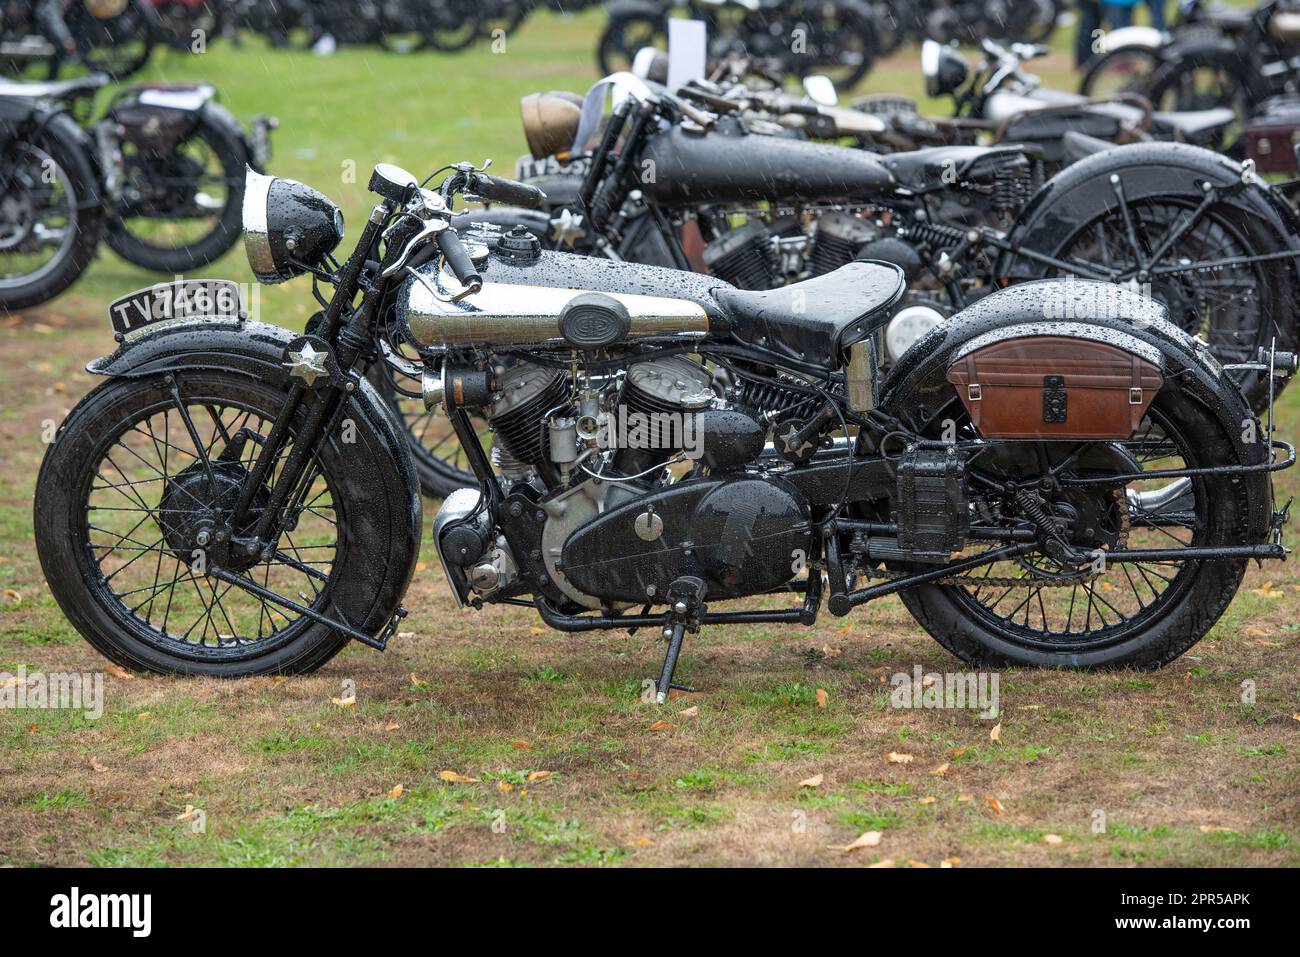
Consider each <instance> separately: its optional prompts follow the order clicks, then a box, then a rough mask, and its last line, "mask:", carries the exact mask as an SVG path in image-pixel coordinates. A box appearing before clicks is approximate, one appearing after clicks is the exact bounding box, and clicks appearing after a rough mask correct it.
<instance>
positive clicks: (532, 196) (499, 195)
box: [467, 173, 546, 209]
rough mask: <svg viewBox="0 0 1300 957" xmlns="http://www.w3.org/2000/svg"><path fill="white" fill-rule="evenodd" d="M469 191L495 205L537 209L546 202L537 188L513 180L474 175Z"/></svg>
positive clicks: (484, 174)
mask: <svg viewBox="0 0 1300 957" xmlns="http://www.w3.org/2000/svg"><path fill="white" fill-rule="evenodd" d="M467 188H468V191H469V192H471V193H473V194H474V195H475V196H478V197H479V198H481V199H486V200H489V201H491V202H494V203H508V204H510V205H511V206H522V207H524V208H525V209H537V208H538V207H539V206H541V205H542V204H543V203H545V202H546V194H545V193H544V192H542V191H541V190H540V189H538V188H537V187H536V186H530V185H529V184H527V183H520V182H518V181H516V180H513V179H503V178H501V177H497V176H488V175H487V174H486V173H474V174H473V175H471V176H470V177H469V183H468V185H467Z"/></svg>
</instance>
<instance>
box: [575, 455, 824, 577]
mask: <svg viewBox="0 0 1300 957" xmlns="http://www.w3.org/2000/svg"><path fill="white" fill-rule="evenodd" d="M811 538H812V533H811V530H810V526H809V511H808V505H807V503H806V502H805V501H804V500H803V498H802V496H800V495H799V493H798V492H797V491H795V490H794V489H793V488H792V487H790V486H789V485H786V484H785V483H784V482H782V481H780V480H769V479H759V478H745V479H731V480H730V481H715V480H709V479H705V480H700V481H686V482H681V483H679V484H677V485H672V486H669V487H668V488H666V489H663V490H661V491H659V492H656V493H654V494H651V495H646V496H644V497H641V498H638V499H636V500H634V501H631V502H628V503H626V504H625V505H622V506H620V507H619V508H616V509H614V510H613V511H610V512H607V513H606V514H604V515H602V516H601V517H600V518H598V519H596V520H595V521H594V522H591V523H590V524H588V525H585V526H583V527H582V528H580V529H578V530H577V531H576V532H574V533H573V534H572V535H571V536H569V539H568V541H567V542H566V543H565V545H564V550H563V554H562V562H561V569H562V570H563V572H564V575H565V577H566V578H568V580H569V581H570V582H571V583H572V584H573V585H574V586H575V587H577V588H578V589H579V590H581V591H583V592H585V593H587V594H589V595H593V596H596V597H598V598H600V599H602V600H604V601H607V602H616V601H623V602H645V601H662V600H663V598H664V596H665V595H666V594H667V592H668V586H669V585H670V584H671V583H672V582H673V580H674V579H676V578H678V577H680V576H682V575H695V576H698V577H699V578H702V579H703V580H704V582H705V585H706V588H707V597H709V598H711V599H720V598H736V597H740V596H742V595H752V594H756V593H758V592H762V591H767V590H769V589H772V588H778V587H780V586H781V585H784V584H785V583H786V582H788V581H789V580H790V579H791V578H793V577H794V568H795V566H796V565H797V564H798V563H799V559H800V557H801V556H802V555H807V554H808V552H809V547H810V545H811Z"/></svg>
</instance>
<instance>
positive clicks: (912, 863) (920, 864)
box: [907, 861, 930, 867]
mask: <svg viewBox="0 0 1300 957" xmlns="http://www.w3.org/2000/svg"><path fill="white" fill-rule="evenodd" d="M907 866H908V867H929V866H930V865H929V864H927V863H925V861H908V862H907Z"/></svg>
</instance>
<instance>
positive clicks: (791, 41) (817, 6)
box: [596, 0, 878, 89]
mask: <svg viewBox="0 0 1300 957" xmlns="http://www.w3.org/2000/svg"><path fill="white" fill-rule="evenodd" d="M674 10H681V11H682V12H683V13H684V15H686V16H688V17H690V18H691V19H695V20H701V21H703V22H704V23H705V24H706V25H707V27H708V34H709V50H708V53H709V59H710V60H711V61H714V62H716V61H719V60H722V59H725V58H726V57H728V56H732V55H736V54H741V55H745V56H752V57H757V58H759V59H762V60H764V61H766V62H768V63H769V64H772V65H773V68H774V69H778V70H780V71H782V72H783V73H785V74H789V75H793V76H804V75H805V74H808V73H813V72H818V73H828V74H830V75H832V77H833V78H834V80H835V82H836V83H837V84H839V85H840V86H842V87H844V88H845V89H848V88H850V87H853V86H856V85H857V84H858V83H859V82H860V81H861V80H862V78H863V77H865V76H866V75H867V73H868V71H869V70H870V69H871V64H872V63H873V62H874V60H875V58H876V56H877V51H878V42H877V40H876V30H875V18H874V16H873V13H872V11H871V9H870V8H869V7H868V6H866V5H865V4H863V3H860V2H858V0H614V2H612V3H610V4H609V22H608V23H607V24H606V26H605V29H604V31H603V32H602V33H601V35H600V40H599V41H598V43H597V47H596V63H597V65H598V66H599V67H600V71H601V75H603V76H608V75H609V74H611V73H615V72H617V71H619V70H626V69H629V68H630V67H631V65H632V60H633V59H634V57H635V56H636V54H637V51H639V50H641V49H643V48H645V47H651V46H657V47H659V48H660V49H667V47H668V20H669V18H670V17H671V16H672V14H673V11H674Z"/></svg>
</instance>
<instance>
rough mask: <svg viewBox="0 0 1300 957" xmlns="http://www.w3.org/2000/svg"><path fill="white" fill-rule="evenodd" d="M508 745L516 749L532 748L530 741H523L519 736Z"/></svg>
mask: <svg viewBox="0 0 1300 957" xmlns="http://www.w3.org/2000/svg"><path fill="white" fill-rule="evenodd" d="M510 747H512V748H514V749H515V750H516V751H532V750H533V745H532V742H530V741H525V740H524V739H523V738H520V739H518V740H517V741H511V742H510Z"/></svg>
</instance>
